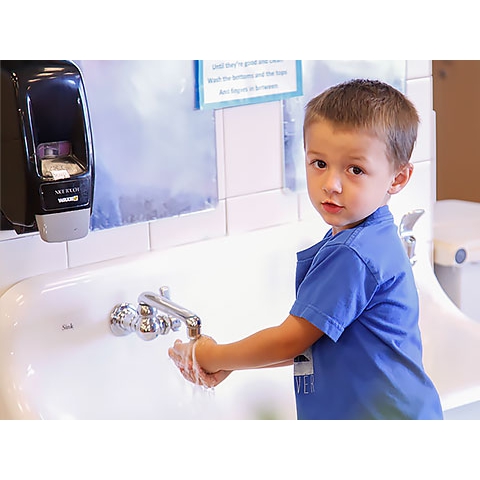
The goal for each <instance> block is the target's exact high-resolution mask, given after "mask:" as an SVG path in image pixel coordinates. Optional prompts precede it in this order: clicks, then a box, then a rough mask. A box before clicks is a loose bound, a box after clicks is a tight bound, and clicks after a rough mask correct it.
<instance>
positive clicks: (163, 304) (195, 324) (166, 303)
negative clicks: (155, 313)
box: [138, 287, 202, 340]
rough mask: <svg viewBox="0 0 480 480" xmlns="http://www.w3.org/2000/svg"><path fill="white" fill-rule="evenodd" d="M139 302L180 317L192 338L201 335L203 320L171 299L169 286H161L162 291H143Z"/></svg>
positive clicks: (166, 313) (189, 336)
mask: <svg viewBox="0 0 480 480" xmlns="http://www.w3.org/2000/svg"><path fill="white" fill-rule="evenodd" d="M138 303H139V304H143V305H148V306H150V307H153V308H156V309H157V310H159V311H160V312H162V313H164V314H165V315H171V316H172V317H175V318H178V319H180V320H181V321H182V322H183V323H184V324H185V326H186V327H187V335H188V338H189V339H190V340H195V339H196V338H198V337H199V336H200V328H201V324H202V322H201V320H200V318H199V317H198V316H197V315H195V313H193V312H192V311H190V310H188V309H187V308H184V307H182V306H180V305H178V304H177V303H175V302H173V301H172V300H170V295H169V293H168V288H167V287H161V288H160V293H153V292H143V293H141V294H140V295H139V296H138Z"/></svg>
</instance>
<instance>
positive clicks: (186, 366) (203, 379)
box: [168, 335, 231, 388]
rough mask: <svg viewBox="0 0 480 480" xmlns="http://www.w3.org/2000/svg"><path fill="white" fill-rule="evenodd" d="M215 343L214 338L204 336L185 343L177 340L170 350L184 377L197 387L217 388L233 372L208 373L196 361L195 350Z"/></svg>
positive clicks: (169, 353) (170, 354) (169, 352)
mask: <svg viewBox="0 0 480 480" xmlns="http://www.w3.org/2000/svg"><path fill="white" fill-rule="evenodd" d="M204 342H215V341H214V340H213V339H212V338H210V337H208V336H206V335H202V336H200V337H199V338H198V339H196V340H191V341H190V342H187V343H183V342H182V341H181V340H175V343H174V344H173V347H171V348H169V349H168V355H169V356H170V358H171V359H172V360H173V361H174V363H175V365H176V366H177V367H178V369H179V370H180V372H181V373H182V375H183V377H184V378H185V379H186V380H188V381H189V382H192V383H194V384H196V385H201V386H203V387H206V388H212V387H216V386H217V385H218V384H219V383H220V382H223V380H225V378H227V377H228V375H230V373H231V372H227V371H224V370H221V371H219V372H215V373H207V372H206V371H205V370H204V369H203V368H202V367H201V366H200V365H199V364H198V362H197V361H196V358H195V348H196V347H197V346H198V344H199V343H204Z"/></svg>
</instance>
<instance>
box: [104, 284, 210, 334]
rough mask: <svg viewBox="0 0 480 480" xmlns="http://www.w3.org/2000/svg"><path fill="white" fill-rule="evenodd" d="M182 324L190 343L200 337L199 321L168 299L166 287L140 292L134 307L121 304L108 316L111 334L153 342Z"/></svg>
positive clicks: (188, 311) (189, 312) (191, 313)
mask: <svg viewBox="0 0 480 480" xmlns="http://www.w3.org/2000/svg"><path fill="white" fill-rule="evenodd" d="M182 323H184V324H185V326H186V327H187V335H188V338H189V339H190V340H195V339H196V338H198V337H199V336H200V327H201V323H202V322H201V321H200V318H199V317H197V315H195V314H194V313H193V312H191V311H190V310H187V309H186V308H184V307H181V306H180V305H178V304H176V303H175V302H173V301H172V300H170V293H169V289H168V287H161V288H160V291H159V293H153V292H143V293H141V294H140V295H139V296H138V306H137V307H136V308H135V306H134V305H132V304H131V303H121V304H119V305H116V306H115V308H114V309H113V310H112V312H111V314H110V329H111V331H112V333H113V334H115V335H117V336H124V335H129V334H130V333H132V332H136V333H137V335H138V336H139V337H140V338H142V339H143V340H153V339H155V338H157V337H158V336H159V335H166V334H167V333H168V332H170V331H171V330H172V331H174V332H176V331H177V330H179V328H180V326H181V324H182Z"/></svg>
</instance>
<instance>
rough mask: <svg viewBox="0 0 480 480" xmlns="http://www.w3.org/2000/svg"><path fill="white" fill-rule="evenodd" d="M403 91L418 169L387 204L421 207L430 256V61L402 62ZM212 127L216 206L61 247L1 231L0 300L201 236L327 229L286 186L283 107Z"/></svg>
mask: <svg viewBox="0 0 480 480" xmlns="http://www.w3.org/2000/svg"><path fill="white" fill-rule="evenodd" d="M406 93H407V96H408V97H409V98H410V99H411V100H412V101H413V102H414V104H415V105H416V107H417V109H418V110H419V113H420V117H421V126H420V130H419V136H418V140H417V145H416V147H415V150H414V153H413V158H412V160H413V162H414V163H415V172H414V176H413V178H412V180H411V182H410V184H409V185H408V186H407V187H406V189H405V190H404V191H403V192H401V193H400V194H399V195H398V196H396V197H393V198H392V201H391V203H390V205H391V209H392V212H393V213H394V215H395V217H396V221H397V222H398V221H400V219H401V216H402V215H403V213H405V212H407V211H409V210H412V209H416V208H424V209H425V210H426V215H424V216H423V217H422V219H421V220H419V222H418V227H417V230H416V234H417V239H418V248H419V249H420V251H424V252H427V253H428V254H429V255H430V256H431V245H432V205H433V202H434V200H435V198H434V195H435V188H434V178H435V153H434V152H435V149H434V131H435V129H434V115H433V110H432V108H433V107H432V72H431V61H429V60H409V61H407V89H406ZM216 128H217V159H218V183H219V200H220V201H219V205H218V207H217V208H216V209H214V210H210V211H206V212H201V213H194V214H190V215H185V216H180V217H173V218H167V219H162V220H157V221H154V222H150V223H143V224H135V225H129V226H125V227H119V228H114V229H110V230H102V231H95V232H90V233H89V235H88V236H87V237H86V238H84V239H80V240H75V241H71V242H64V243H59V244H49V243H45V242H43V241H42V240H41V239H40V237H39V235H38V234H28V235H23V236H17V235H16V234H15V233H11V232H0V295H1V294H2V293H3V292H5V291H6V290H7V289H8V288H9V287H10V286H11V285H13V284H15V283H16V282H18V281H20V280H22V279H24V278H27V277H30V276H34V275H39V274H42V273H46V272H51V271H57V270H62V269H66V268H73V267H76V266H80V265H88V264H91V263H95V262H100V261H103V260H109V259H113V258H118V257H122V256H126V255H132V254H137V253H143V252H147V251H148V250H155V249H165V248H170V247H173V246H175V245H180V244H185V243H192V242H198V241H201V240H204V239H206V238H212V237H219V236H223V235H236V234H239V233H243V232H248V231H252V230H256V229H260V228H267V227H270V226H273V225H280V224H284V223H290V222H298V221H303V222H307V221H308V222H310V221H311V222H318V231H319V236H320V235H322V234H323V233H324V232H325V231H326V228H327V227H326V226H325V225H324V224H323V223H322V222H321V220H319V219H318V214H316V213H315V212H314V211H313V209H312V207H311V206H310V204H309V202H308V198H307V196H306V194H296V193H292V192H289V191H285V190H284V189H283V178H282V171H283V167H282V163H283V159H282V148H283V129H282V109H281V104H280V102H270V103H264V104H257V105H248V106H243V107H234V108H228V109H224V110H218V111H216Z"/></svg>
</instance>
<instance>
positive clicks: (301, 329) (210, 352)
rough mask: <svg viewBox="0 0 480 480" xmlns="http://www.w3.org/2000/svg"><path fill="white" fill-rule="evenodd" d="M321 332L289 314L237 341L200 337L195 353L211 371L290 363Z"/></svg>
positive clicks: (203, 366)
mask: <svg viewBox="0 0 480 480" xmlns="http://www.w3.org/2000/svg"><path fill="white" fill-rule="evenodd" d="M322 335H323V332H322V331H321V330H319V329H318V328H317V327H315V326H314V325H312V324H311V323H310V322H308V321H307V320H305V319H304V318H301V317H296V316H294V315H289V316H288V317H287V319H286V320H285V321H284V322H283V323H282V324H280V325H278V326H276V327H270V328H266V329H265V330H260V331H259V332H257V333H254V334H253V335H250V336H249V337H246V338H244V339H243V340H239V341H238V342H234V343H228V344H223V345H218V344H217V343H215V342H214V341H213V340H212V339H209V338H208V337H206V338H205V340H203V339H202V338H200V339H199V340H198V341H197V345H196V347H195V356H196V360H197V362H198V364H199V365H200V366H201V367H202V368H203V369H204V370H205V371H206V372H210V373H215V372H219V371H233V370H244V369H250V368H261V367H268V366H272V367H273V366H278V365H279V364H284V365H288V364H291V363H292V361H293V359H294V358H295V357H296V356H297V355H299V354H300V353H302V352H304V351H305V350H306V349H307V348H308V347H310V346H311V345H312V344H313V343H315V342H316V341H317V340H318V339H319V338H320V337H321V336H322Z"/></svg>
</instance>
